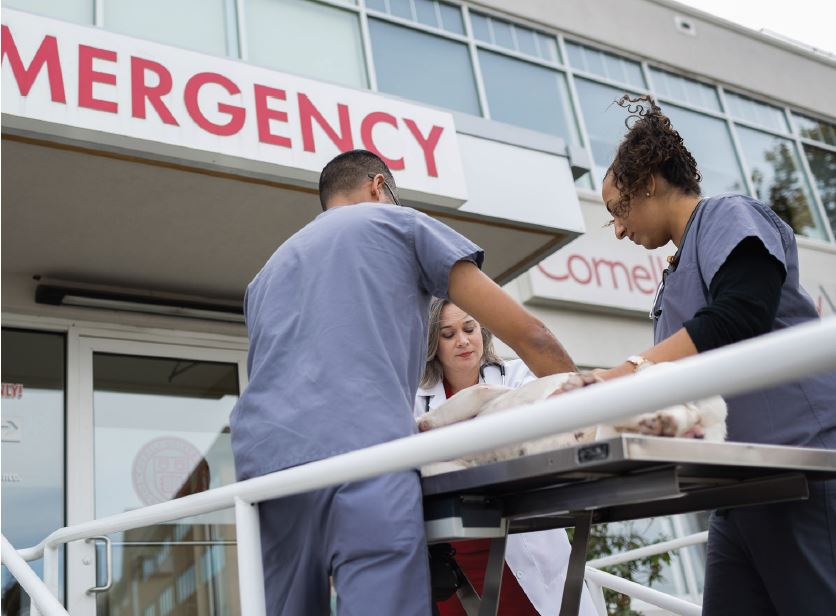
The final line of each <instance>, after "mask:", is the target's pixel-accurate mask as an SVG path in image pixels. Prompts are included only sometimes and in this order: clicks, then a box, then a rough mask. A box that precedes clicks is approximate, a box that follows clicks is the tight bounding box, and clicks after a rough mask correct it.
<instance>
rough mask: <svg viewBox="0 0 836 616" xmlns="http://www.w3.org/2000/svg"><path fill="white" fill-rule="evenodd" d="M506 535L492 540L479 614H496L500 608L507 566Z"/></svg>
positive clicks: (485, 615)
mask: <svg viewBox="0 0 836 616" xmlns="http://www.w3.org/2000/svg"><path fill="white" fill-rule="evenodd" d="M507 540H508V537H507V535H506V536H505V537H498V538H496V539H492V540H491V551H490V552H489V554H488V567H487V569H485V586H484V587H483V588H482V602H481V604H480V605H479V616H496V614H497V613H498V612H497V610H498V608H499V591H500V589H501V588H502V570H503V568H504V567H505V543H506V541H507Z"/></svg>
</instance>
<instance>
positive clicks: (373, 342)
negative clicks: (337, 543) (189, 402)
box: [230, 203, 484, 480]
mask: <svg viewBox="0 0 836 616" xmlns="http://www.w3.org/2000/svg"><path fill="white" fill-rule="evenodd" d="M483 256H484V255H483V252H482V251H481V249H480V248H479V247H478V246H477V245H476V244H474V243H473V242H471V241H470V240H468V239H466V238H464V237H463V236H461V235H459V234H458V233H456V232H455V231H453V230H452V229H450V228H449V227H447V226H445V225H443V224H442V223H440V222H438V221H436V220H434V219H432V218H430V217H429V216H426V215H425V214H422V213H420V212H417V211H415V210H413V209H410V208H404V207H396V206H390V205H380V204H372V203H363V204H357V205H350V206H341V207H337V208H333V209H330V210H328V211H326V212H323V213H322V214H320V215H319V216H317V217H316V219H314V220H313V221H312V222H311V223H310V224H308V225H307V226H305V227H304V228H303V229H301V230H300V231H298V232H297V233H296V234H295V235H293V237H291V238H290V239H289V240H287V241H286V242H285V243H284V244H282V245H281V246H280V247H279V248H278V250H276V252H275V253H274V254H273V256H272V257H270V259H269V260H268V261H267V263H266V265H265V266H264V267H263V269H262V270H261V271H260V272H259V273H258V275H256V277H255V278H254V279H253V281H252V282H251V283H250V284H249V286H248V287H247V293H246V297H245V313H246V321H247V330H248V334H249V341H250V348H249V356H248V364H247V366H248V370H249V385H248V386H247V387H246V389H245V390H244V392H243V394H242V395H241V398H240V399H239V400H238V403H237V404H236V405H235V408H234V409H233V411H232V417H231V419H230V426H231V431H232V449H233V454H234V456H235V467H236V474H237V476H238V479H239V480H240V479H246V478H249V477H254V476H258V475H263V474H266V473H270V472H273V471H276V470H280V469H283V468H287V467H290V466H295V465H298V464H303V463H305V462H310V461H313V460H318V459H322V458H326V457H330V456H334V455H336V454H340V453H344V452H347V451H352V450H355V449H360V448H363V447H368V446H370V445H374V444H377V443H381V442H384V441H388V440H392V439H396V438H400V437H403V436H408V435H410V434H412V433H413V432H414V431H415V422H414V420H413V418H412V405H413V400H414V398H415V392H416V389H417V387H418V382H419V379H420V376H421V371H422V370H423V368H424V358H425V354H426V346H427V310H428V308H429V301H430V298H431V297H432V296H433V295H435V296H438V297H447V285H448V277H449V273H450V269H451V268H452V267H453V265H455V263H456V262H458V261H461V260H470V261H473V262H474V263H476V264H477V265H479V266H480V267H481V264H482V260H483Z"/></svg>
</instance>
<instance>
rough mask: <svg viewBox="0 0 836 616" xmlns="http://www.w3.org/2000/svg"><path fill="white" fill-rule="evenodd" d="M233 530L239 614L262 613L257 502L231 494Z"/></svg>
mask: <svg viewBox="0 0 836 616" xmlns="http://www.w3.org/2000/svg"><path fill="white" fill-rule="evenodd" d="M235 532H236V540H237V543H238V592H239V594H240V597H241V613H242V614H247V615H248V616H250V615H252V616H265V615H266V613H267V607H266V602H265V598H264V564H263V562H262V559H261V528H260V526H259V519H258V504H257V503H256V504H252V503H248V502H246V501H244V500H242V499H241V498H239V497H237V496H236V497H235Z"/></svg>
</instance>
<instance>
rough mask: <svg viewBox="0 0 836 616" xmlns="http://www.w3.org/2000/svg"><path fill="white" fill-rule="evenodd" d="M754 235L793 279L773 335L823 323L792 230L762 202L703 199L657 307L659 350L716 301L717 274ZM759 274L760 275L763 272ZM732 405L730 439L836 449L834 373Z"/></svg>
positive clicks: (784, 289)
mask: <svg viewBox="0 0 836 616" xmlns="http://www.w3.org/2000/svg"><path fill="white" fill-rule="evenodd" d="M747 237H757V238H758V239H760V240H761V242H763V245H764V246H765V247H766V249H767V250H768V251H769V253H770V254H771V255H772V256H773V257H775V258H776V259H777V260H778V261H780V262H781V264H782V265H783V266H784V270H785V271H786V274H787V275H786V279H785V280H784V286H783V287H782V288H781V299H780V303H779V305H778V313H777V316H776V318H775V324H774V326H773V330H780V329H784V328H786V327H790V326H792V325H798V324H800V323H804V322H806V321H810V320H812V319H818V318H819V315H818V313H817V312H816V309H815V306H814V304H813V301H812V300H811V299H810V297H809V295H807V293H806V292H805V291H804V289H802V288H801V286H800V285H799V281H798V248H797V246H796V242H795V234H794V233H793V231H792V229H791V228H790V227H789V225H787V224H786V223H785V222H784V221H783V220H781V219H780V218H779V217H778V215H777V214H775V212H773V211H772V209H771V208H769V207H768V206H766V205H764V204H763V203H761V202H760V201H758V200H756V199H753V198H751V197H747V196H743V195H736V194H725V195H718V196H716V197H710V198H707V199H704V200H703V202H702V204H701V205H700V207H699V209H698V210H697V212H696V214H695V215H694V220H693V221H692V223H691V227H690V229H689V230H688V233H687V234H686V236H685V238H684V241H683V244H682V246H681V249H680V258H679V264H678V265H677V267H676V269H675V270H672V271H670V272H669V273H668V274H667V275H666V276H665V279H664V288H663V289H662V292H661V295H660V297H659V299H658V301H657V305H656V306H655V307H654V308H655V310H654V313H655V314H656V315H657V316H656V318H655V319H654V328H653V333H654V339H655V341H656V343H657V344H658V343H659V342H661V341H662V340H664V339H665V338H667V337H669V336H670V335H672V334H673V333H675V332H676V331H678V330H679V329H680V328H681V327H682V326H683V324H684V323H685V321H688V320H689V319H691V318H692V317H693V316H694V314H695V313H696V312H697V310H699V309H700V308H702V307H703V306H705V305H706V304H707V303H708V301H709V299H708V289H709V287H710V285H711V281H712V279H713V278H714V275H715V274H716V273H717V271H718V270H719V269H720V267H721V266H722V265H723V263H725V261H726V259H727V258H728V257H729V254H731V252H732V250H734V248H735V247H736V246H737V245H738V244H739V243H740V242H742V241H743V240H744V239H746V238H747ZM752 275H753V276H757V272H752ZM660 309H661V312H659V310H660ZM764 361H769V358H764ZM726 402H727V404H728V410H729V414H728V419H727V425H728V440H730V441H745V442H751V443H773V444H778V445H796V446H806V447H823V448H827V449H836V373H834V372H831V373H827V374H824V375H821V376H818V377H813V378H808V379H805V380H803V381H799V382H797V383H791V384H789V385H782V386H780V387H774V388H770V389H764V390H760V391H757V392H754V393H751V394H745V395H740V396H729V397H727V398H726Z"/></svg>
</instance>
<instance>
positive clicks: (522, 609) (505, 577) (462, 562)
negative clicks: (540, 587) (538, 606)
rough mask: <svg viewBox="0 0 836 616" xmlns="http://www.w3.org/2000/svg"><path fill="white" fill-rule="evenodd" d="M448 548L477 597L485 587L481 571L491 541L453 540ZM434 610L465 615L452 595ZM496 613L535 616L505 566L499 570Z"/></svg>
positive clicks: (486, 560) (484, 567)
mask: <svg viewBox="0 0 836 616" xmlns="http://www.w3.org/2000/svg"><path fill="white" fill-rule="evenodd" d="M452 545H453V547H454V548H455V549H456V562H457V563H459V567H461V570H462V571H464V574H465V575H466V576H467V579H468V580H470V583H471V584H472V585H473V588H475V589H476V592H477V593H479V595H480V596H481V595H482V589H483V588H484V585H485V569H486V568H487V566H488V554H489V552H490V546H491V540H490V539H473V540H471V541H456V542H455V543H453V544H452ZM438 611H439V612H441V616H467V615H466V614H465V611H464V608H462V605H461V603H459V598H458V597H457V596H456V595H453V596H452V597H450V598H449V599H447V601H441V602H440V603H438ZM498 613H499V614H500V616H539V614H538V613H537V610H535V609H534V606H533V605H531V602H530V601H529V600H528V597H527V596H526V595H525V591H523V589H522V588H521V587H520V585H519V583H518V582H517V578H515V577H514V575H513V574H512V573H511V570H510V569H509V568H508V565H507V564H505V565H503V568H502V589H501V591H500V593H499V612H498Z"/></svg>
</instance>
